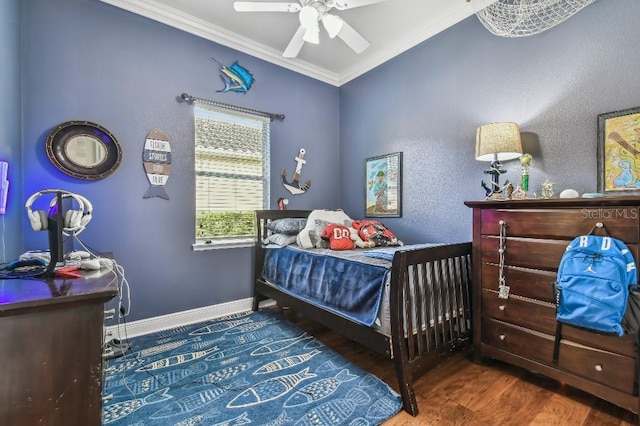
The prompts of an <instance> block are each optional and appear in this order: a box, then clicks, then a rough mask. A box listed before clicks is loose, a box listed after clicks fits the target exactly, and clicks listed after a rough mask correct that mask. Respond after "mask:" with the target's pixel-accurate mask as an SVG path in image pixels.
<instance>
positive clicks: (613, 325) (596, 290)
mask: <svg viewBox="0 0 640 426" xmlns="http://www.w3.org/2000/svg"><path fill="white" fill-rule="evenodd" d="M605 231H606V230H605ZM636 283H637V274H636V264H635V260H634V258H633V254H632V253H631V251H630V250H629V248H628V247H627V246H626V244H625V243H623V242H622V241H620V240H618V239H616V238H613V237H610V236H608V235H607V236H599V235H592V234H589V235H583V236H580V237H576V238H575V239H573V241H571V243H570V244H569V246H568V247H567V250H566V251H565V253H564V255H563V256H562V260H561V261H560V266H559V267H558V277H557V281H556V282H555V283H554V284H555V292H556V306H557V309H556V320H557V321H558V325H559V327H560V324H562V323H564V324H570V325H574V326H577V327H582V328H586V329H590V330H594V331H597V332H604V333H612V334H617V335H618V336H622V335H623V334H624V330H623V327H622V322H623V318H624V316H625V312H626V310H627V303H628V299H629V287H630V286H631V285H633V284H636ZM559 331H560V328H559V329H558V332H559ZM557 334H559V333H557ZM558 337H559V336H556V338H558Z"/></svg>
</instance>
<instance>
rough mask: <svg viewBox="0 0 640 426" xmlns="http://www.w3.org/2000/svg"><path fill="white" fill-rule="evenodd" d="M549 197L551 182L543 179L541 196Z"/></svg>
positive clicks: (551, 194)
mask: <svg viewBox="0 0 640 426" xmlns="http://www.w3.org/2000/svg"><path fill="white" fill-rule="evenodd" d="M551 197H553V182H551V181H550V180H549V179H545V180H544V182H542V198H544V199H545V200H548V199H549V198H551Z"/></svg>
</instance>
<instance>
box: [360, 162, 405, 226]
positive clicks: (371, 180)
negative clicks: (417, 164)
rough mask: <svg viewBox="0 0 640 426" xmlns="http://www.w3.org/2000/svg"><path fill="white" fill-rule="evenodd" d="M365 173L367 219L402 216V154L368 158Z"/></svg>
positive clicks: (365, 213)
mask: <svg viewBox="0 0 640 426" xmlns="http://www.w3.org/2000/svg"><path fill="white" fill-rule="evenodd" d="M364 172H365V179H364V181H365V201H366V206H365V210H364V216H365V217H401V216H402V153H401V152H394V153H393V154H387V155H381V156H379V157H372V158H367V159H366V160H365V162H364Z"/></svg>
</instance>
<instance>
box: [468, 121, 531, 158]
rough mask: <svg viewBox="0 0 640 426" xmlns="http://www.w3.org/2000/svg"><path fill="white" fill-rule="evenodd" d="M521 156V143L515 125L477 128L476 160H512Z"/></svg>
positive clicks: (518, 130) (495, 124)
mask: <svg viewBox="0 0 640 426" xmlns="http://www.w3.org/2000/svg"><path fill="white" fill-rule="evenodd" d="M521 155H522V141H521V140H520V129H519V128H518V125H517V124H516V123H491V124H485V125H484V126H480V127H478V130H477V132H476V160H478V161H493V160H496V159H497V160H499V161H504V160H513V159H514V158H518V157H520V156H521Z"/></svg>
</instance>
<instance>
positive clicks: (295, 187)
mask: <svg viewBox="0 0 640 426" xmlns="http://www.w3.org/2000/svg"><path fill="white" fill-rule="evenodd" d="M305 152H306V151H305V150H304V148H300V152H299V153H298V156H297V157H296V171H295V173H294V174H293V181H291V182H289V181H287V169H285V168H283V169H282V173H281V175H282V184H283V185H284V187H285V188H286V189H287V191H289V192H290V193H292V194H293V195H298V194H304V193H305V192H306V191H307V190H308V189H309V187H310V186H311V179H307V181H306V182H305V183H304V185H302V186H300V173H301V172H302V166H303V165H305V164H307V162H306V161H305V159H304V154H305Z"/></svg>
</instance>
